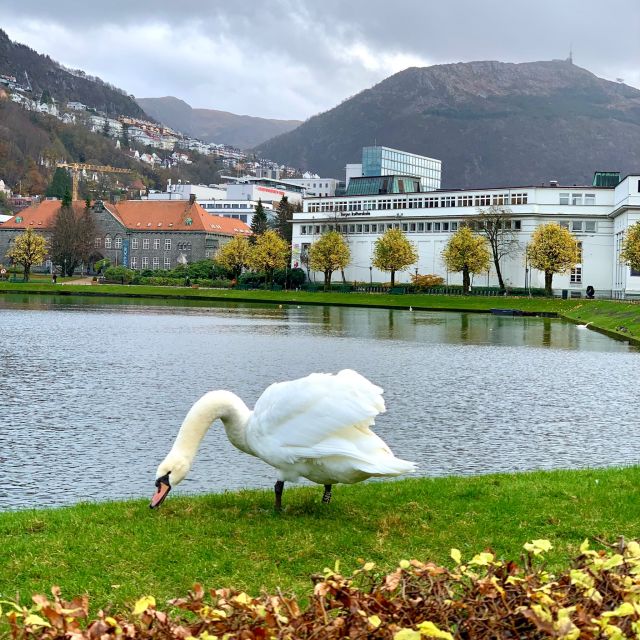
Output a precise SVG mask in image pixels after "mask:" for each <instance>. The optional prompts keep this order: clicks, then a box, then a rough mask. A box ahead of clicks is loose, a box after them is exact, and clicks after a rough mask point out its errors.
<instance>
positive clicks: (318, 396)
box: [246, 369, 385, 462]
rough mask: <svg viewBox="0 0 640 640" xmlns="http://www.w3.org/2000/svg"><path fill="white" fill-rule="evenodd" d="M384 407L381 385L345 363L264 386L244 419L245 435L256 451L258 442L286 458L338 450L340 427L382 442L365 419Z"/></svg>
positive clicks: (326, 453) (371, 420)
mask: <svg viewBox="0 0 640 640" xmlns="http://www.w3.org/2000/svg"><path fill="white" fill-rule="evenodd" d="M384 410H385V406H384V400H383V398H382V389H381V388H380V387H378V386H376V385H375V384H373V383H371V382H370V381H369V380H367V379H366V378H365V377H363V376H361V375H360V374H359V373H356V372H355V371H352V370H350V369H345V370H343V371H340V372H339V373H338V374H336V375H333V374H327V373H312V374H311V375H309V376H307V377H306V378H300V379H298V380H292V381H290V382H278V383H275V384H272V385H271V386H269V387H268V388H267V389H266V390H265V392H264V393H263V394H262V395H261V396H260V398H259V399H258V402H257V403H256V406H255V408H254V411H253V415H252V416H251V418H250V420H249V423H248V424H247V430H246V435H247V441H248V442H250V445H251V447H252V448H253V449H254V450H256V452H259V451H260V450H264V447H267V448H268V449H269V451H270V452H271V453H274V452H275V451H277V450H279V452H280V454H281V455H282V458H283V459H286V460H287V461H290V462H293V461H294V460H296V459H299V458H300V457H306V456H309V455H310V454H312V453H314V454H316V455H318V456H319V457H322V456H326V455H335V454H339V453H343V452H341V451H339V450H337V449H338V447H337V446H336V442H337V441H338V440H343V437H340V436H344V435H346V433H345V430H346V431H347V433H348V432H349V431H350V430H355V431H356V432H359V435H360V436H364V437H366V436H374V437H375V440H376V443H377V444H378V445H379V443H382V441H381V440H380V439H379V438H378V437H377V436H375V434H373V433H372V432H371V431H370V429H369V425H371V424H373V422H374V418H375V416H377V415H378V414H379V413H382V412H383V411H384ZM329 442H331V445H333V446H331V445H330V444H329ZM382 444H384V443H382ZM349 449H351V453H352V452H353V449H352V448H351V447H349ZM344 453H347V452H346V451H344Z"/></svg>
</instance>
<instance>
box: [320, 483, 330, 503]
mask: <svg viewBox="0 0 640 640" xmlns="http://www.w3.org/2000/svg"><path fill="white" fill-rule="evenodd" d="M322 502H324V503H325V504H327V503H329V502H331V485H330V484H325V485H324V495H323V496H322Z"/></svg>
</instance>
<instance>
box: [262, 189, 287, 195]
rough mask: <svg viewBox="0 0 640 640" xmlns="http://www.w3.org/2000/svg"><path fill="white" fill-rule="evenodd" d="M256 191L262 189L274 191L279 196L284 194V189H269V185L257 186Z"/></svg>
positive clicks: (267, 191)
mask: <svg viewBox="0 0 640 640" xmlns="http://www.w3.org/2000/svg"><path fill="white" fill-rule="evenodd" d="M258 191H264V192H265V193H275V194H276V195H279V196H283V195H284V191H280V189H270V188H269V187H258Z"/></svg>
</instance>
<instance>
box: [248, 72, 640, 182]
mask: <svg viewBox="0 0 640 640" xmlns="http://www.w3.org/2000/svg"><path fill="white" fill-rule="evenodd" d="M374 143H376V144H379V145H384V146H388V147H394V148H397V149H401V150H403V151H409V152H413V153H418V154H422V155H426V156H431V157H434V158H439V159H441V160H442V168H443V171H442V186H443V187H444V188H473V187H490V186H509V185H513V186H516V185H530V184H539V183H541V182H543V181H548V180H549V179H554V180H559V181H560V183H561V184H562V183H564V184H575V183H579V184H585V183H590V181H591V177H592V176H593V172H594V171H595V170H615V171H618V170H619V171H622V172H623V174H624V173H628V172H632V171H638V170H639V169H640V91H639V90H637V89H634V88H632V87H628V86H626V85H624V84H621V83H615V82H609V81H607V80H603V79H601V78H598V77H597V76H595V75H593V74H592V73H590V72H589V71H587V70H585V69H582V68H580V67H577V66H575V65H573V64H572V63H571V62H570V61H560V60H553V61H547V62H530V63H522V64H510V63H502V62H469V63H458V64H445V65H437V66H433V67H426V68H415V67H414V68H410V69H406V70H404V71H401V72H400V73H397V74H395V75H393V76H391V77H389V78H387V79H386V80H383V81H382V82H380V83H379V84H377V85H376V86H374V87H372V88H371V89H368V90H366V91H362V92H361V93H359V94H357V95H356V96H354V97H353V98H350V99H349V100H346V101H345V102H343V103H342V104H340V105H339V106H337V107H335V108H334V109H331V110H330V111H327V112H325V113H322V114H319V115H317V116H314V117H312V118H310V119H309V120H307V121H306V122H305V123H304V124H302V125H301V126H300V127H298V128H297V129H295V130H294V131H291V132H289V133H285V134H283V135H280V136H278V137H276V138H274V139H272V140H269V141H267V142H265V143H264V144H262V145H259V146H258V147H257V148H256V152H257V153H258V154H259V155H261V156H263V157H268V158H271V159H273V160H276V161H278V162H282V163H287V164H290V165H293V166H297V167H300V168H304V169H309V170H312V171H315V172H317V173H319V174H320V175H322V176H327V177H342V176H343V175H344V166H345V164H346V163H348V162H360V158H361V148H362V147H363V146H366V145H372V144H374Z"/></svg>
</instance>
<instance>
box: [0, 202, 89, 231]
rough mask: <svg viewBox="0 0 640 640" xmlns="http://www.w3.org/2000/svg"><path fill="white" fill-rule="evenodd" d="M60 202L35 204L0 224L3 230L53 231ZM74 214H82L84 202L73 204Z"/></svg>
mask: <svg viewBox="0 0 640 640" xmlns="http://www.w3.org/2000/svg"><path fill="white" fill-rule="evenodd" d="M60 206H61V202H60V200H42V201H41V202H38V203H37V204H34V205H31V206H30V207H26V208H25V209H22V210H21V211H19V212H18V213H16V215H15V216H13V217H12V218H10V219H9V220H7V221H6V222H4V223H3V224H2V228H3V229H27V227H31V228H32V229H44V230H47V229H49V230H50V229H53V225H54V223H55V219H56V215H57V214H58V211H60ZM73 208H74V209H75V211H76V213H82V212H83V211H84V208H85V203H84V200H76V201H75V202H74V203H73Z"/></svg>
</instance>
